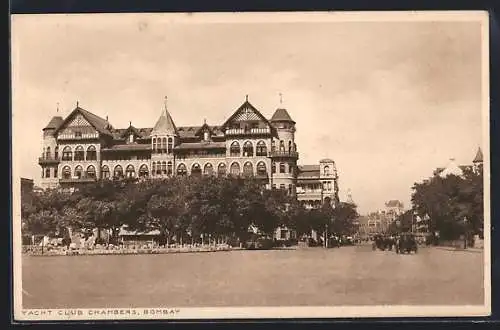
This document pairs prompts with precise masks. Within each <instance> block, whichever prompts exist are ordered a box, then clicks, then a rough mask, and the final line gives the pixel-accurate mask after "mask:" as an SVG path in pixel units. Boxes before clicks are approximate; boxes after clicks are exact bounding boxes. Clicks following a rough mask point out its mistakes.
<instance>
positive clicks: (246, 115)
mask: <svg viewBox="0 0 500 330" xmlns="http://www.w3.org/2000/svg"><path fill="white" fill-rule="evenodd" d="M261 119H262V118H261V117H260V116H259V115H258V114H257V113H256V112H255V111H254V110H253V109H252V108H251V107H245V108H242V109H240V111H239V113H237V114H236V116H235V117H234V118H233V121H254V120H261Z"/></svg>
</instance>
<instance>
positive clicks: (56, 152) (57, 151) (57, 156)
mask: <svg viewBox="0 0 500 330" xmlns="http://www.w3.org/2000/svg"><path fill="white" fill-rule="evenodd" d="M58 158H59V146H56V148H55V149H54V159H58Z"/></svg>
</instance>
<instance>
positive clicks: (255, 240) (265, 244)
mask: <svg viewBox="0 0 500 330" xmlns="http://www.w3.org/2000/svg"><path fill="white" fill-rule="evenodd" d="M273 247H274V240H273V239H272V238H270V237H267V236H258V237H252V238H250V239H249V240H247V241H246V242H245V248H246V249H248V250H270V249H272V248H273Z"/></svg>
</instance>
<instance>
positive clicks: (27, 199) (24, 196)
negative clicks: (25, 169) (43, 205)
mask: <svg viewBox="0 0 500 330" xmlns="http://www.w3.org/2000/svg"><path fill="white" fill-rule="evenodd" d="M33 187H34V183H33V179H26V178H21V204H25V203H31V201H32V193H33Z"/></svg>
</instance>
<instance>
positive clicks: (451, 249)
mask: <svg viewBox="0 0 500 330" xmlns="http://www.w3.org/2000/svg"><path fill="white" fill-rule="evenodd" d="M435 248H436V249H439V250H445V251H452V252H459V251H462V252H472V253H481V252H483V251H484V250H483V249H475V248H472V249H460V248H452V247H444V246H436V247H435Z"/></svg>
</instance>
